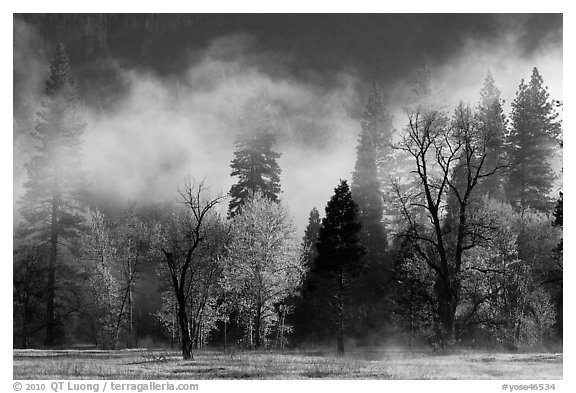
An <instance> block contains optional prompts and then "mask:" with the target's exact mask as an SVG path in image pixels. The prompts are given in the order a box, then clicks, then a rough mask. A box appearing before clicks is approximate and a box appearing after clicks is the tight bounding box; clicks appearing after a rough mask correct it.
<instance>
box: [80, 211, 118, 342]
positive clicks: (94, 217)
mask: <svg viewBox="0 0 576 393" xmlns="http://www.w3.org/2000/svg"><path fill="white" fill-rule="evenodd" d="M80 265H81V266H83V267H84V271H85V275H84V276H85V281H86V291H85V292H84V295H85V296H84V297H85V305H86V314H87V317H88V319H89V320H90V322H91V325H92V330H93V332H94V341H95V344H96V346H97V347H101V348H104V349H114V348H116V345H117V341H118V329H119V324H117V323H116V321H117V320H119V319H120V318H121V315H122V309H121V300H120V299H121V284H120V280H119V277H118V276H119V274H118V273H119V271H118V260H117V248H116V245H115V244H114V239H113V238H112V231H111V228H110V225H109V223H107V222H106V221H105V218H104V215H103V214H102V213H100V212H99V211H98V210H95V211H91V212H90V214H89V217H88V228H87V230H86V231H85V233H84V234H83V236H82V257H81V261H80Z"/></svg>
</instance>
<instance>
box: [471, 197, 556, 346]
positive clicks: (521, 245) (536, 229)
mask: <svg viewBox="0 0 576 393" xmlns="http://www.w3.org/2000/svg"><path fill="white" fill-rule="evenodd" d="M483 206H484V208H483V209H482V210H481V211H478V212H477V215H478V217H477V220H478V221H481V222H483V223H484V226H483V227H484V234H483V241H482V242H481V244H479V245H478V247H475V248H474V249H472V250H471V252H469V253H468V254H467V255H466V268H465V269H464V270H463V272H462V288H463V290H462V301H461V311H460V313H461V315H462V321H461V325H462V326H461V329H462V331H467V335H468V336H470V337H474V336H476V338H477V339H480V338H484V339H490V340H491V341H492V342H496V343H498V344H500V345H505V346H506V347H510V348H514V349H519V348H529V347H533V346H534V345H536V344H542V343H545V342H546V341H547V340H548V339H550V338H552V332H553V326H554V325H555V321H556V318H557V313H556V310H555V305H554V304H553V300H554V299H553V292H551V291H549V288H546V286H545V285H544V284H545V282H546V281H545V280H546V278H547V277H548V272H549V270H550V269H551V268H552V267H553V266H554V263H553V261H554V246H555V244H557V241H558V239H559V238H560V236H561V233H560V231H559V230H558V229H556V228H554V227H553V225H552V223H551V222H550V217H549V216H548V215H546V214H543V213H540V212H536V211H533V210H531V209H527V210H524V211H522V212H518V211H516V210H515V209H514V208H513V207H512V206H511V205H510V204H508V203H506V202H502V201H500V200H496V199H492V198H485V200H484V201H483ZM483 332H484V334H483ZM486 332H488V334H489V335H488V336H486V334H485V333H486ZM482 336H484V337H482Z"/></svg>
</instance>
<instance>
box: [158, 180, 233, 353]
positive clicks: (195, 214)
mask: <svg viewBox="0 0 576 393" xmlns="http://www.w3.org/2000/svg"><path fill="white" fill-rule="evenodd" d="M205 194H206V186H205V185H204V182H203V181H202V182H199V183H193V182H191V181H187V182H186V183H185V185H184V190H182V191H180V197H181V205H180V206H177V207H176V208H174V209H173V211H172V212H171V214H170V215H169V216H168V217H165V218H164V220H163V222H162V223H161V228H160V240H159V245H158V248H159V249H160V251H161V253H162V254H163V256H164V259H163V261H164V264H163V266H164V269H163V270H162V275H163V276H164V277H167V280H168V281H169V282H170V285H171V289H172V290H173V295H174V297H175V298H176V303H177V313H178V325H179V329H180V343H181V347H182V357H183V358H184V359H191V358H193V356H192V345H193V342H192V339H191V333H190V319H189V316H188V312H187V306H188V302H189V300H190V296H191V293H190V291H191V287H192V285H193V281H192V278H193V276H194V274H195V272H196V267H197V264H198V263H199V262H200V261H201V258H200V257H199V254H201V244H202V243H203V242H204V240H205V238H206V236H207V233H209V232H210V227H211V225H213V223H214V221H217V220H218V217H216V216H215V215H214V213H213V210H214V208H215V207H216V205H217V204H218V203H220V201H221V200H222V199H223V198H224V197H222V196H218V197H214V198H207V197H206V196H205Z"/></svg>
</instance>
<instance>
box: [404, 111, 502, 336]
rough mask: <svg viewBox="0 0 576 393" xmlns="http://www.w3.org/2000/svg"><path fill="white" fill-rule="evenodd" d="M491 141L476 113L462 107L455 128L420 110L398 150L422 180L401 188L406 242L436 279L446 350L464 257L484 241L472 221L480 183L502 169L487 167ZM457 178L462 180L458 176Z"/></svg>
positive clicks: (453, 330) (412, 117)
mask: <svg viewBox="0 0 576 393" xmlns="http://www.w3.org/2000/svg"><path fill="white" fill-rule="evenodd" d="M488 141H489V140H488V139H486V138H485V137H484V136H483V135H482V134H481V132H480V129H479V127H478V123H477V122H476V120H475V118H474V116H473V115H472V112H471V110H470V108H468V107H466V106H464V105H463V104H460V106H459V107H458V108H457V109H456V112H455V118H454V121H452V122H450V121H449V119H448V118H447V116H446V115H445V114H444V113H443V112H441V111H439V110H436V109H433V108H430V109H422V108H421V107H418V108H416V109H415V110H414V112H412V113H411V114H410V115H409V124H408V128H407V129H406V133H405V135H404V136H403V137H402V141H401V142H400V144H399V145H398V146H397V148H398V149H401V150H403V151H404V152H406V153H407V154H408V155H409V156H410V157H411V159H412V160H413V169H412V173H413V174H414V175H415V177H416V179H417V180H418V183H417V184H416V185H415V186H414V187H412V189H411V190H409V191H408V192H407V193H404V192H402V191H401V190H400V186H398V188H397V196H398V200H399V202H400V206H401V209H402V210H401V211H402V214H403V216H404V218H405V220H406V222H407V224H408V227H409V231H406V232H405V236H407V237H408V238H409V239H410V240H411V241H412V242H413V246H414V248H415V251H416V253H417V254H418V256H419V258H421V260H422V261H424V262H425V264H426V265H427V267H428V268H429V269H431V270H432V271H433V272H434V274H435V280H436V281H435V287H434V289H435V295H436V300H437V304H438V309H437V315H438V319H439V321H440V324H441V330H440V337H439V338H440V340H441V342H442V344H451V343H454V342H455V340H456V337H457V332H456V315H457V314H456V311H457V307H458V305H459V301H460V294H461V293H460V291H461V277H460V274H461V272H462V270H463V268H464V265H463V263H464V255H465V253H466V252H467V251H468V250H470V249H472V248H474V247H476V246H477V244H478V242H479V241H480V240H481V232H480V229H481V226H478V225H476V224H475V223H474V222H473V221H472V220H470V219H469V218H470V217H469V209H470V208H471V203H472V201H473V195H474V194H473V191H474V190H475V188H476V186H477V185H478V183H479V181H481V180H482V179H484V178H486V177H489V176H492V175H493V174H494V173H496V172H497V171H498V170H499V169H501V167H500V166H496V167H492V168H487V167H486V165H485V160H486V155H487V144H488ZM454 172H461V174H459V175H457V176H454V175H453V173H454ZM456 179H461V180H458V181H457V180H456ZM449 192H450V193H452V195H453V197H454V198H455V206H456V208H455V211H454V212H453V213H452V214H451V213H448V214H449V215H452V222H453V223H452V224H450V225H449V226H448V228H449V230H446V226H445V224H444V222H443V220H444V206H445V203H446V198H447V195H448V193H449Z"/></svg>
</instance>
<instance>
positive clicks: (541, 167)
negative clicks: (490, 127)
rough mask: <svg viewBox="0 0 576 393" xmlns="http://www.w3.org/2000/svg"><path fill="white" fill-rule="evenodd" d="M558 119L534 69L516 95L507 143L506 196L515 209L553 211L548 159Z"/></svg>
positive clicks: (552, 153)
mask: <svg viewBox="0 0 576 393" xmlns="http://www.w3.org/2000/svg"><path fill="white" fill-rule="evenodd" d="M557 117H558V113H556V112H555V110H554V107H553V104H552V102H551V101H550V95H549V93H548V88H547V87H545V86H544V82H543V80H542V77H541V76H540V73H539V72H538V69H536V68H534V70H533V72H532V76H531V78H530V81H529V82H528V83H525V82H524V80H522V81H521V82H520V86H519V87H518V91H517V92H516V99H515V100H514V102H513V103H512V116H511V120H512V129H511V132H510V135H509V137H508V141H507V155H508V158H509V161H510V164H511V168H510V170H509V171H508V173H509V176H508V179H507V182H506V187H505V192H506V196H507V198H508V200H509V201H510V203H511V204H512V205H513V206H514V207H516V208H519V209H525V208H532V209H536V210H540V211H543V212H545V211H550V210H551V208H552V203H553V202H552V198H551V196H550V192H551V191H552V185H553V182H554V178H555V176H554V172H553V170H552V167H551V163H550V158H551V157H552V156H553V155H554V152H555V149H556V146H557V141H556V138H557V137H558V136H559V133H560V123H559V122H558V120H557Z"/></svg>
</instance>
